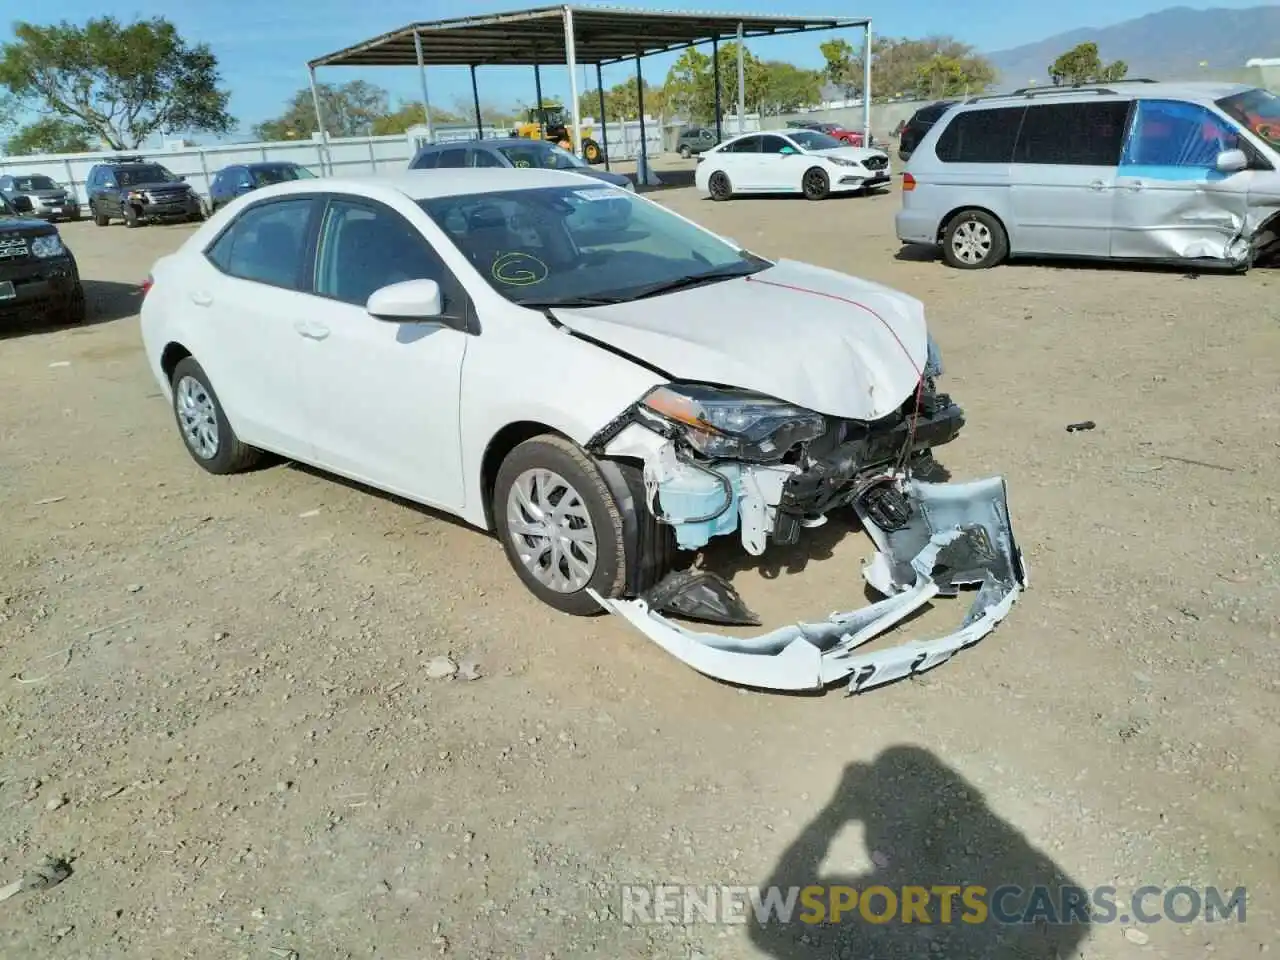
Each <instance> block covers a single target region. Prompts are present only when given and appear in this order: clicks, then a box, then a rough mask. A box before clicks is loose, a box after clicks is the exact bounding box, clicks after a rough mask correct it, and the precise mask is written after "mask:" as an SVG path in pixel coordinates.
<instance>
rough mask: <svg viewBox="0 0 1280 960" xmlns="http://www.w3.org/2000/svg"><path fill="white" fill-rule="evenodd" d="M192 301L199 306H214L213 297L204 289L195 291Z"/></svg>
mask: <svg viewBox="0 0 1280 960" xmlns="http://www.w3.org/2000/svg"><path fill="white" fill-rule="evenodd" d="M191 302H192V303H194V304H195V305H196V306H197V307H210V306H213V297H211V296H209V294H207V293H204V292H203V291H199V290H197V291H196V292H195V293H193V294H191Z"/></svg>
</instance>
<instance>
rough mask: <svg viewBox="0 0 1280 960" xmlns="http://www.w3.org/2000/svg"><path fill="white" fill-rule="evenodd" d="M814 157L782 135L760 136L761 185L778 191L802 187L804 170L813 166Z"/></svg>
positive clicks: (762, 187)
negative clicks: (802, 151)
mask: <svg viewBox="0 0 1280 960" xmlns="http://www.w3.org/2000/svg"><path fill="white" fill-rule="evenodd" d="M813 164H814V160H813V158H812V157H809V156H806V155H805V154H803V153H801V152H800V151H799V150H797V149H796V147H795V145H794V144H791V143H788V142H787V141H786V140H784V139H783V138H782V137H779V136H776V135H772V134H770V135H768V136H764V137H761V138H760V166H759V170H760V187H759V189H761V190H772V191H777V192H780V193H781V192H784V191H794V190H799V189H800V181H801V179H803V177H804V172H805V171H806V170H808V169H809V168H810V167H811V166H813Z"/></svg>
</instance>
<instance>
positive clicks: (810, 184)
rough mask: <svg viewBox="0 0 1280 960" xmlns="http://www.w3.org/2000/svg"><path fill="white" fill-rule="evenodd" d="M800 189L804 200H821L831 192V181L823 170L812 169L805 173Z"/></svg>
mask: <svg viewBox="0 0 1280 960" xmlns="http://www.w3.org/2000/svg"><path fill="white" fill-rule="evenodd" d="M801 187H802V188H803V189H804V196H805V199H806V200H823V199H825V198H826V196H827V194H828V193H830V192H831V180H830V178H828V177H827V173H826V171H825V170H821V169H819V168H818V167H812V168H810V169H808V170H806V171H805V173H804V179H803V180H802V181H801Z"/></svg>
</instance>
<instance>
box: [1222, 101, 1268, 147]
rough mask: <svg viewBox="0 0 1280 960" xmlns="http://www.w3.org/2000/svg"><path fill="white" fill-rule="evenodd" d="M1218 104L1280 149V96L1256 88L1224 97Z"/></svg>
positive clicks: (1224, 110)
mask: <svg viewBox="0 0 1280 960" xmlns="http://www.w3.org/2000/svg"><path fill="white" fill-rule="evenodd" d="M1218 106H1219V107H1221V108H1222V110H1223V112H1225V113H1227V114H1229V115H1230V116H1231V117H1233V118H1235V119H1236V120H1238V121H1240V123H1241V124H1243V125H1244V126H1245V127H1246V128H1247V129H1249V130H1252V131H1253V132H1254V133H1256V134H1257V135H1258V136H1260V137H1261V138H1262V139H1263V140H1265V141H1267V143H1269V144H1271V146H1273V147H1275V148H1277V149H1280V97H1277V96H1276V95H1275V94H1274V93H1270V92H1268V91H1266V90H1263V89H1261V88H1256V89H1253V90H1246V91H1245V92H1244V93H1237V94H1234V95H1232V96H1230V97H1223V98H1222V99H1221V100H1219V101H1218Z"/></svg>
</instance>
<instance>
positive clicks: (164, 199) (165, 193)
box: [147, 188, 187, 203]
mask: <svg viewBox="0 0 1280 960" xmlns="http://www.w3.org/2000/svg"><path fill="white" fill-rule="evenodd" d="M186 197H187V191H186V189H185V188H184V189H178V190H148V191H147V199H148V200H150V201H151V202H152V203H178V202H180V201H182V200H185V199H186Z"/></svg>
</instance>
